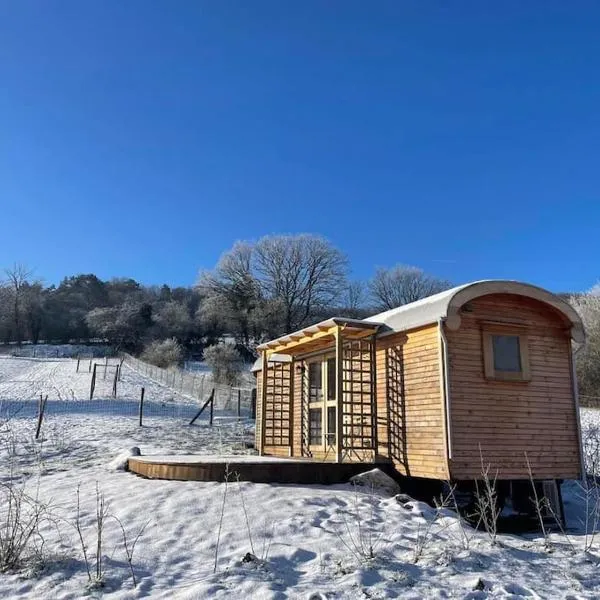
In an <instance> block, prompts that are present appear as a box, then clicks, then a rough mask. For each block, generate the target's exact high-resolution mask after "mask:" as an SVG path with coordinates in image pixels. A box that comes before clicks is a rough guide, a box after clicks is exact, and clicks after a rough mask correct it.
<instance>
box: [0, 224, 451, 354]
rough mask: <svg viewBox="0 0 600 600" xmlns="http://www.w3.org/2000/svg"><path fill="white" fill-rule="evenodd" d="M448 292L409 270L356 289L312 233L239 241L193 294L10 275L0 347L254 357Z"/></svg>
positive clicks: (0, 313)
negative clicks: (277, 341)
mask: <svg viewBox="0 0 600 600" xmlns="http://www.w3.org/2000/svg"><path fill="white" fill-rule="evenodd" d="M448 287H450V283H449V282H447V281H445V280H442V279H440V278H437V277H434V276H432V275H429V274H427V273H425V272H423V271H422V270H421V269H418V268H416V267H409V266H404V265H396V266H393V267H390V268H379V269H377V270H376V271H375V273H374V274H373V276H372V277H371V278H370V279H369V280H367V281H357V280H352V279H351V278H350V276H349V262H348V259H347V257H346V256H345V255H344V254H343V253H342V252H341V251H340V250H339V249H338V248H336V247H335V246H334V245H333V244H331V243H330V242H329V241H328V240H326V239H324V238H322V237H319V236H315V235H309V234H304V235H274V236H267V237H263V238H261V239H259V240H258V241H256V242H236V243H235V244H234V245H233V246H232V248H230V249H229V250H227V251H226V252H225V253H224V254H223V255H222V256H221V257H220V259H219V261H218V262H217V264H216V265H215V267H214V268H213V269H212V270H209V271H205V272H202V273H201V274H200V276H199V278H198V281H197V282H196V283H195V284H194V285H192V286H189V287H173V288H172V287H169V286H168V285H162V286H147V285H142V284H141V283H139V282H137V281H135V280H134V279H129V278H114V279H110V280H107V281H103V280H101V279H100V278H98V277H97V276H96V275H94V274H79V275H73V276H69V277H65V278H64V279H63V280H62V281H61V282H60V283H59V284H58V285H49V286H46V285H44V284H43V282H42V281H41V280H39V279H38V278H37V277H36V276H35V274H34V273H33V272H31V271H29V270H28V269H27V268H26V267H24V266H23V265H19V264H16V265H14V266H13V267H11V268H8V269H6V270H5V277H4V281H3V283H2V285H1V286H0V341H2V342H4V343H17V344H20V343H22V342H25V341H27V342H31V343H33V344H36V343H38V342H40V341H45V342H52V343H54V342H60V343H68V342H82V343H87V342H90V341H103V342H107V343H109V344H111V345H113V346H114V347H115V348H117V349H124V350H128V351H131V352H141V351H142V350H143V349H144V348H145V347H148V346H149V345H150V344H152V343H153V342H156V341H157V340H165V339H171V338H175V339H176V340H177V342H178V343H179V344H180V345H181V346H182V347H184V348H185V349H187V350H188V351H192V352H193V351H194V350H198V351H200V350H202V348H204V347H205V346H207V345H212V344H214V343H216V342H218V341H219V340H222V339H223V338H224V337H227V338H229V339H231V340H234V341H235V342H236V344H237V346H238V348H239V349H240V351H241V352H242V353H243V354H245V355H246V356H247V357H250V356H251V355H252V354H253V350H254V348H255V346H256V345H257V344H258V343H260V342H261V341H264V340H265V339H270V338H273V337H276V336H279V335H283V334H285V333H289V332H291V331H294V330H297V329H300V328H301V327H303V326H306V325H308V324H310V323H312V322H315V321H318V320H321V319H326V318H328V317H330V316H333V315H342V316H348V317H354V318H364V317H366V316H368V315H370V314H373V313H375V312H378V311H380V310H387V309H389V308H394V307H396V306H400V305H402V304H406V303H408V302H412V301H415V300H418V299H420V298H423V297H425V296H428V295H431V294H433V293H436V292H439V291H442V290H444V289H447V288H448Z"/></svg>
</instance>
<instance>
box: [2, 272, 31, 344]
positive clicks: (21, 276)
mask: <svg viewBox="0 0 600 600" xmlns="http://www.w3.org/2000/svg"><path fill="white" fill-rule="evenodd" d="M4 272H5V274H6V285H7V286H8V287H9V289H10V290H11V292H12V307H13V325H14V338H15V341H16V342H17V343H18V344H19V345H21V342H22V341H23V297H24V291H25V289H26V288H27V286H28V285H29V282H30V279H31V276H32V275H33V271H32V270H30V269H28V268H27V267H26V266H25V265H23V264H21V263H15V264H14V265H13V266H12V267H11V268H10V269H5V270H4Z"/></svg>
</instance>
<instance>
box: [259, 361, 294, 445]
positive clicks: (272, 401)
mask: <svg viewBox="0 0 600 600" xmlns="http://www.w3.org/2000/svg"><path fill="white" fill-rule="evenodd" d="M265 385H266V399H265V406H264V408H263V410H264V415H265V416H264V427H265V431H264V443H265V446H290V444H291V429H290V425H291V420H292V409H291V397H292V368H291V363H276V364H274V365H273V366H269V368H268V370H267V381H266V382H265Z"/></svg>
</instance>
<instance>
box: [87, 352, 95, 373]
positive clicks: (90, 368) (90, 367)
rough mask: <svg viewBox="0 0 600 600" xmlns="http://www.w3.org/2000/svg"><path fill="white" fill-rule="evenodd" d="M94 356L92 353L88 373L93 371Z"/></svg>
mask: <svg viewBox="0 0 600 600" xmlns="http://www.w3.org/2000/svg"><path fill="white" fill-rule="evenodd" d="M93 358H94V355H93V354H92V355H91V356H90V364H89V366H88V373H91V372H92V359H93Z"/></svg>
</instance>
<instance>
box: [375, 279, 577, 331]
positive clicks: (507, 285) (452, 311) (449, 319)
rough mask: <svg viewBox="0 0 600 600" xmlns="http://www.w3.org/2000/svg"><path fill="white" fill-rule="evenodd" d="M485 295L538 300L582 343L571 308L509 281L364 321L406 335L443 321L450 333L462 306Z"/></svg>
mask: <svg viewBox="0 0 600 600" xmlns="http://www.w3.org/2000/svg"><path fill="white" fill-rule="evenodd" d="M487 294H516V295H519V296H526V297H528V298H533V299H535V300H539V301H541V302H544V303H546V304H549V305H550V306H552V307H553V308H554V309H555V310H557V311H558V312H559V313H561V314H562V315H563V317H564V318H565V320H566V321H567V322H569V323H570V324H571V337H572V338H573V340H575V341H576V342H580V343H582V342H584V341H585V331H584V328H583V323H582V322H581V318H580V317H579V315H578V314H577V312H576V311H575V310H574V309H573V307H572V306H571V305H570V304H569V303H568V302H566V301H565V300H563V299H562V298H560V297H558V296H556V295H555V294H552V293H551V292H548V291H547V290H544V289H543V288H540V287H537V286H535V285H531V284H528V283H521V282H519V281H509V280H500V279H492V280H484V281H475V282H473V283H467V284H465V285H460V286H458V287H455V288H452V289H449V290H445V291H443V292H440V293H439V294H434V295H433V296H429V297H427V298H423V299H422V300H417V301H416V302H411V303H410V304H405V305H404V306H399V307H398V308H392V309H391V310H386V311H385V312H382V313H379V314H377V315H373V316H372V317H369V318H368V319H365V321H369V322H374V323H378V324H383V325H384V326H385V327H384V329H387V330H388V332H389V331H406V330H407V329H413V328H415V327H420V326H422V325H428V324H430V323H435V322H436V321H439V320H440V319H443V320H444V321H445V323H446V325H447V327H448V328H450V329H458V328H459V327H460V308H461V306H463V305H464V304H465V303H467V302H469V301H470V300H473V299H474V298H478V297H479V296H485V295H487Z"/></svg>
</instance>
